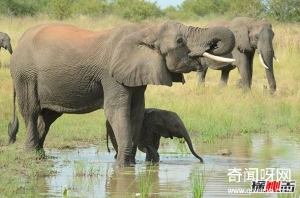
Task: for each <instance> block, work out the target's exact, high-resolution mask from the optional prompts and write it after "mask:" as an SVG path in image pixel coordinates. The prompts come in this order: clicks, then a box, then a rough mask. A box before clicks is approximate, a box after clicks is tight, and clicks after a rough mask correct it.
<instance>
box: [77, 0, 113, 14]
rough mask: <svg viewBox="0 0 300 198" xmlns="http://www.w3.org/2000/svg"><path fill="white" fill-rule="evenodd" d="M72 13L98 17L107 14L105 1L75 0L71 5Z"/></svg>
mask: <svg viewBox="0 0 300 198" xmlns="http://www.w3.org/2000/svg"><path fill="white" fill-rule="evenodd" d="M73 12H74V13H76V14H83V15H90V16H98V15H102V14H105V13H108V2H107V1H106V0H100V1H99V0H77V1H75V2H74V4H73Z"/></svg>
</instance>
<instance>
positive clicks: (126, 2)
mask: <svg viewBox="0 0 300 198" xmlns="http://www.w3.org/2000/svg"><path fill="white" fill-rule="evenodd" d="M112 3H113V4H114V13H115V14H117V15H119V16H121V17H122V18H125V19H128V20H130V21H133V22H138V21H141V20H144V19H147V18H151V17H153V18H155V17H160V16H162V15H163V12H162V11H161V10H160V8H159V7H158V6H157V5H156V2H155V3H151V2H147V1H145V0H116V1H113V2H112Z"/></svg>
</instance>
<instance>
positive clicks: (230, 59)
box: [202, 52, 235, 63]
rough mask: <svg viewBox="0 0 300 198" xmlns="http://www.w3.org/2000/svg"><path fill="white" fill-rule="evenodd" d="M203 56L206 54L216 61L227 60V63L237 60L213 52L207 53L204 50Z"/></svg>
mask: <svg viewBox="0 0 300 198" xmlns="http://www.w3.org/2000/svg"><path fill="white" fill-rule="evenodd" d="M202 56H204V57H206V58H210V59H212V60H215V61H219V62H225V63H233V62H234V61H235V59H233V58H224V57H220V56H215V55H212V54H210V53H207V52H204V53H203V54H202Z"/></svg>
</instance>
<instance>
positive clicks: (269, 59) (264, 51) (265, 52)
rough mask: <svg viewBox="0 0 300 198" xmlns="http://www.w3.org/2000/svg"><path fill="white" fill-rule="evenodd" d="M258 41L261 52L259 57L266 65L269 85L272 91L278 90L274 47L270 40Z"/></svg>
mask: <svg viewBox="0 0 300 198" xmlns="http://www.w3.org/2000/svg"><path fill="white" fill-rule="evenodd" d="M262 42H263V43H258V46H257V49H258V53H259V58H260V61H261V63H262V64H263V66H264V67H265V72H266V76H267V79H268V83H269V87H270V91H271V92H275V91H276V80H275V76H274V70H273V58H274V57H275V56H274V50H273V47H272V43H270V42H267V43H266V42H264V41H262Z"/></svg>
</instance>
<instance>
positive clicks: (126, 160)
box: [114, 156, 135, 168]
mask: <svg viewBox="0 0 300 198" xmlns="http://www.w3.org/2000/svg"><path fill="white" fill-rule="evenodd" d="M118 157H120V156H118ZM120 158H121V159H118V158H117V160H116V162H115V165H114V167H115V168H125V167H134V166H135V163H133V162H132V157H131V156H125V157H120ZM134 162H135V160H134Z"/></svg>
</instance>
